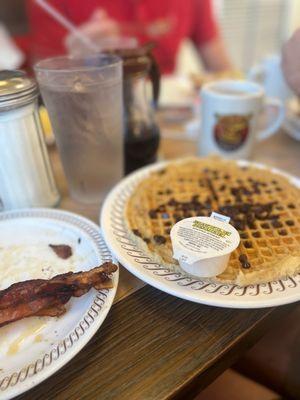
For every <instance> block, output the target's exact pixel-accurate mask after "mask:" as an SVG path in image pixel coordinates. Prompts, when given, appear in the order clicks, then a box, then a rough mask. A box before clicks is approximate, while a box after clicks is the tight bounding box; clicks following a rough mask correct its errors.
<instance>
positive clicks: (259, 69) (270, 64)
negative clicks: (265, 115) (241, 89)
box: [248, 54, 293, 102]
mask: <svg viewBox="0 0 300 400" xmlns="http://www.w3.org/2000/svg"><path fill="white" fill-rule="evenodd" d="M248 79H250V80H253V81H255V82H256V83H260V84H261V85H263V87H264V89H265V94H266V96H270V97H278V98H279V99H280V100H282V101H283V102H285V101H287V100H288V99H289V98H290V97H292V96H293V93H292V91H291V90H290V89H289V87H288V85H287V83H286V80H285V78H284V75H283V72H282V68H281V57H280V56H279V55H277V54H273V55H269V56H266V57H265V58H264V59H263V60H262V61H261V63H259V64H257V65H255V66H254V67H252V68H251V69H250V71H249V73H248Z"/></svg>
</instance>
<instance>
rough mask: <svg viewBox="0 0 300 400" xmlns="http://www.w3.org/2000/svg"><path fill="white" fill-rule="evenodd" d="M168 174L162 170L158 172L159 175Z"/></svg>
mask: <svg viewBox="0 0 300 400" xmlns="http://www.w3.org/2000/svg"><path fill="white" fill-rule="evenodd" d="M165 173H166V170H165V169H161V170H160V171H158V172H157V175H163V174H165Z"/></svg>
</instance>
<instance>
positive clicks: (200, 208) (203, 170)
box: [126, 158, 300, 286]
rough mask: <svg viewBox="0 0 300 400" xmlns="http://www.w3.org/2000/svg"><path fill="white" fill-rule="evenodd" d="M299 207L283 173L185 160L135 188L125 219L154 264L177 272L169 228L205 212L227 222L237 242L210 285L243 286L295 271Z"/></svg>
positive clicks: (299, 254)
mask: <svg viewBox="0 0 300 400" xmlns="http://www.w3.org/2000/svg"><path fill="white" fill-rule="evenodd" d="M299 205H300V190H299V189H297V188H296V187H295V186H293V185H292V184H290V183H289V181H288V180H287V179H286V178H285V177H283V176H282V175H279V174H275V173H272V172H270V171H269V170H266V169H260V168H255V167H252V166H245V167H242V166H239V165H238V164H237V163H236V162H234V161H225V160H221V159H218V158H207V159H185V160H181V161H177V162H172V163H170V164H168V165H167V166H166V167H165V168H163V169H161V170H159V171H157V172H153V173H151V174H150V175H149V176H148V177H147V178H146V179H144V180H143V181H142V182H140V183H139V184H138V186H137V187H136V188H135V190H134V192H133V193H132V195H131V196H130V198H129V200H128V202H127V207H126V221H127V224H128V228H129V231H130V232H131V233H132V236H133V238H134V239H135V240H136V241H138V242H139V244H140V245H141V246H143V248H144V250H145V251H146V252H149V253H150V254H151V257H152V258H153V259H155V260H156V261H157V262H159V263H162V264H164V265H168V266H170V267H172V268H176V269H177V268H180V267H179V265H178V263H177V261H176V260H174V259H173V258H172V245H171V240H170V230H171V227H172V225H173V224H174V223H176V222H178V221H180V220H181V219H183V218H188V217H192V216H196V215H197V216H210V214H211V212H212V211H216V212H219V213H221V214H223V215H227V216H229V217H230V218H231V222H230V223H232V224H233V225H234V227H235V228H236V229H237V230H238V231H239V233H240V237H241V242H240V245H239V247H238V248H237V250H235V251H234V252H233V253H232V255H231V257H230V261H229V264H228V267H227V269H226V270H225V272H224V273H222V274H221V275H219V276H217V277H216V278H215V280H216V281H222V282H228V283H233V284H238V285H241V286H245V285H248V284H256V283H261V282H269V281H272V280H276V279H279V278H282V277H284V276H287V275H290V276H292V275H294V274H296V273H297V272H300V208H299Z"/></svg>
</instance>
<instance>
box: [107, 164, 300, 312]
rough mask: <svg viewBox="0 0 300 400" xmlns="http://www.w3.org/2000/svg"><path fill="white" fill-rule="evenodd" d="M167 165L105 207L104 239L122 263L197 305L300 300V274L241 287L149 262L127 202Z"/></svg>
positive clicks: (139, 175)
mask: <svg viewBox="0 0 300 400" xmlns="http://www.w3.org/2000/svg"><path fill="white" fill-rule="evenodd" d="M239 164H242V165H249V164H250V163H249V162H246V161H239ZM165 165H166V163H160V164H156V165H154V166H150V167H145V168H142V169H140V170H138V171H137V172H134V173H132V174H131V175H129V176H128V177H127V178H125V179H124V180H122V181H121V182H120V183H119V184H118V185H117V186H116V187H115V188H114V189H113V190H112V191H111V193H110V194H109V195H108V197H107V199H106V201H105V203H104V205H103V208H102V213H101V227H102V232H103V237H104V239H105V241H106V243H107V246H108V247H109V248H110V250H111V251H112V253H113V254H114V255H115V256H116V258H117V259H118V260H119V261H120V263H122V264H123V265H124V266H125V267H126V268H127V269H128V270H129V271H130V272H132V273H133V274H134V275H136V276H137V277H138V278H140V279H142V280H143V281H145V282H147V283H149V284H150V285H152V286H154V287H156V288H158V289H160V290H162V291H164V292H167V293H169V294H172V295H174V296H177V297H180V298H182V299H186V300H190V301H194V302H197V303H203V304H208V305H213V306H220V307H233V308H260V307H271V306H278V305H282V304H287V303H291V302H295V301H298V300H300V274H298V275H297V276H294V277H288V278H286V279H281V280H279V281H274V282H268V283H263V284H260V285H251V286H247V287H239V286H237V285H229V284H217V283H212V282H210V281H209V280H206V279H199V280H197V279H193V278H191V277H190V276H189V275H187V274H186V273H184V272H182V273H177V272H174V271H172V270H171V269H169V268H166V267H165V266H164V265H160V264H158V263H156V262H155V261H154V260H152V259H151V258H149V256H147V255H146V254H145V253H144V252H143V250H141V249H140V248H139V247H138V246H137V245H136V244H135V242H134V241H133V240H131V239H130V237H129V235H128V231H127V229H126V226H125V223H124V208H125V204H126V200H127V199H128V197H129V196H130V195H131V193H132V191H133V190H134V188H135V187H136V185H137V184H138V183H139V182H140V181H142V180H143V179H144V178H145V177H147V176H148V175H149V173H150V172H152V171H154V170H158V169H160V168H163V167H164V166H165ZM252 165H254V166H256V167H258V168H267V167H266V166H264V165H262V164H256V163H253V164H252ZM267 169H268V168H267ZM270 170H271V171H273V172H277V173H281V174H283V175H285V176H287V177H288V178H289V179H290V181H291V183H292V184H294V185H296V186H297V187H300V180H299V179H298V178H295V177H292V176H290V175H287V174H285V173H283V172H282V171H278V170H277V169H270Z"/></svg>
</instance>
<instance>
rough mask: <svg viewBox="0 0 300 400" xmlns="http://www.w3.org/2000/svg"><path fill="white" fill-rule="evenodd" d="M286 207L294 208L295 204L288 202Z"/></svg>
mask: <svg viewBox="0 0 300 400" xmlns="http://www.w3.org/2000/svg"><path fill="white" fill-rule="evenodd" d="M288 208H291V209H295V208H296V207H295V204H293V203H290V204H288Z"/></svg>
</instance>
